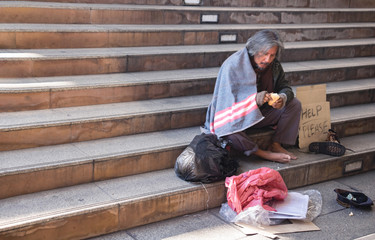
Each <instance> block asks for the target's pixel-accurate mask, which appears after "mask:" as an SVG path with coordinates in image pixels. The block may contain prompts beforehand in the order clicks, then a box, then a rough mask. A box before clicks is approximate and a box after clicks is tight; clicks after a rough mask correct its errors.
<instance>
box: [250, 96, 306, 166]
mask: <svg viewBox="0 0 375 240" xmlns="http://www.w3.org/2000/svg"><path fill="white" fill-rule="evenodd" d="M262 114H263V116H264V119H263V120H262V121H261V122H259V123H258V124H256V125H255V126H253V127H254V128H262V127H266V126H276V131H275V135H274V136H273V138H272V140H273V142H272V144H271V146H270V147H269V150H271V151H272V152H277V153H285V154H288V155H289V156H290V157H291V159H297V158H296V156H295V155H294V154H292V153H290V152H288V151H287V150H286V149H285V148H283V147H282V146H281V144H288V145H294V144H295V142H296V139H297V135H298V127H299V121H300V116H301V103H300V101H299V100H298V99H296V98H294V99H293V100H292V101H290V102H289V104H288V105H286V106H285V107H284V108H283V109H274V108H272V107H267V108H265V109H263V110H262Z"/></svg>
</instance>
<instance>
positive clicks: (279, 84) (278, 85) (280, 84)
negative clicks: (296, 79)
mask: <svg viewBox="0 0 375 240" xmlns="http://www.w3.org/2000/svg"><path fill="white" fill-rule="evenodd" d="M274 61H275V62H274V64H273V69H272V74H273V83H274V91H275V92H276V93H278V94H279V95H282V94H285V96H286V104H288V103H289V102H290V101H291V100H292V99H293V98H294V93H293V90H292V88H291V87H290V81H288V80H287V79H285V73H284V69H283V67H282V66H281V64H280V62H279V61H278V60H276V59H275V60H274Z"/></svg>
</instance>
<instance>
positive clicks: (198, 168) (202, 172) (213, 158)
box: [174, 133, 238, 183]
mask: <svg viewBox="0 0 375 240" xmlns="http://www.w3.org/2000/svg"><path fill="white" fill-rule="evenodd" d="M222 145H223V143H222V142H221V141H220V140H219V139H218V138H217V136H216V135H214V134H204V133H202V134H201V135H197V136H195V137H194V139H193V141H192V142H191V143H190V144H189V146H188V147H187V148H186V149H185V150H184V151H183V152H182V153H181V154H180V156H178V158H177V160H176V163H175V167H174V170H175V172H176V174H177V176H178V177H179V178H181V179H183V180H185V181H190V182H203V183H210V182H215V181H219V180H223V179H224V178H225V177H228V176H232V175H233V174H234V173H235V172H236V171H237V168H238V163H237V162H236V161H235V160H233V159H232V158H231V157H230V155H229V151H228V150H227V149H225V146H222Z"/></svg>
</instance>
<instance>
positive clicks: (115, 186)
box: [0, 0, 375, 239]
mask: <svg viewBox="0 0 375 240" xmlns="http://www.w3.org/2000/svg"><path fill="white" fill-rule="evenodd" d="M196 2H198V3H196ZM193 5H196V6H193ZM216 21H217V22H216ZM266 28H271V29H276V30H278V31H279V32H280V34H281V36H282V38H283V39H284V40H285V41H286V42H285V51H284V53H283V56H282V59H281V60H282V64H283V67H284V70H285V73H286V77H287V78H289V79H290V80H291V82H292V85H293V87H297V86H301V85H308V84H320V83H326V84H327V100H328V101H330V103H331V122H332V126H333V128H334V129H335V130H336V131H337V132H338V134H339V136H341V137H342V143H343V144H344V145H345V146H346V147H348V148H350V149H353V150H354V152H351V151H347V153H346V154H345V155H344V156H342V157H330V156H326V155H321V154H308V153H302V152H299V151H298V150H297V149H295V150H293V151H294V153H295V154H297V155H298V156H299V159H298V160H297V161H293V162H291V163H290V164H279V163H273V162H267V161H263V160H260V159H257V158H255V157H251V158H250V159H249V158H243V159H241V162H240V169H239V172H243V171H247V170H249V169H255V168H259V167H263V166H266V167H270V168H274V169H277V170H278V171H279V172H280V173H281V174H282V176H283V178H284V181H285V182H286V184H287V186H288V188H290V189H293V188H296V187H300V186H306V185H309V184H313V183H317V182H322V181H327V180H330V179H334V178H338V177H342V176H347V175H352V174H356V173H360V172H364V171H368V170H371V169H374V168H375V141H374V140H375V95H374V92H375V30H374V29H375V3H373V2H371V1H365V0H363V1H360V0H358V1H349V0H335V1H314V0H310V1H309V0H306V1H292V0H285V1H273V0H272V1H271V0H264V1H241V0H238V1H225V0H222V1H203V2H202V3H200V2H199V1H186V2H185V1H181V0H170V1H168V0H165V1H152V0H149V1H146V0H144V1H135V0H108V1H105V0H60V1H58V0H55V1H42V0H40V1H2V2H0V48H1V50H0V66H1V67H0V239H18V238H20V239H21V238H22V239H84V238H89V237H94V236H100V235H105V234H108V233H111V232H115V231H120V230H125V229H129V228H132V227H135V226H140V225H144V224H148V223H152V222H157V221H161V220H164V219H168V218H172V217H176V216H180V215H184V214H189V213H193V212H197V211H201V210H204V209H209V208H214V207H218V206H220V204H221V203H222V202H225V200H226V195H225V194H226V189H225V187H224V184H223V182H217V183H213V184H192V183H187V182H184V181H182V180H180V179H178V178H177V177H176V176H175V174H174V171H173V166H174V162H175V159H176V157H177V156H178V155H179V154H180V153H181V151H182V150H183V149H184V148H185V147H186V145H187V144H188V143H189V142H190V141H191V140H192V138H193V137H194V136H195V135H197V134H199V133H200V131H199V126H200V125H201V124H203V122H204V119H205V112H206V108H207V105H208V104H209V102H210V100H211V93H212V91H213V87H214V84H215V78H216V75H217V72H218V70H219V67H220V65H221V63H222V62H223V61H224V60H225V59H226V58H227V57H228V56H229V55H230V54H232V53H233V52H235V51H237V50H239V49H241V48H242V47H244V43H245V41H246V40H247V38H248V37H249V36H250V35H251V34H253V33H254V32H256V31H258V30H259V29H266ZM271 134H272V132H271V131H261V132H254V133H253V134H252V137H253V138H255V139H257V141H258V143H259V144H260V145H261V146H263V145H265V144H267V142H269V140H270V136H271Z"/></svg>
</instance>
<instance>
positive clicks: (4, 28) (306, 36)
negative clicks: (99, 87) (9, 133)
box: [0, 22, 375, 49]
mask: <svg viewBox="0 0 375 240" xmlns="http://www.w3.org/2000/svg"><path fill="white" fill-rule="evenodd" d="M374 27H375V23H373V22H361V23H320V24H174V25H170V24H163V25H138V24H122V25H120V24H106V25H103V24H21V23H18V24H8V23H2V24H0V37H1V39H2V43H1V45H0V47H1V48H17V49H33V48H102V47H140V46H167V45H168V46H171V45H205V44H218V43H229V42H237V43H244V42H246V41H247V39H248V38H249V36H251V35H252V34H254V33H255V32H256V31H259V30H261V29H275V30H279V31H280V33H281V34H280V35H281V37H282V39H283V40H284V41H286V42H294V41H314V40H339V39H359V38H373V37H375V33H374V31H373V29H374Z"/></svg>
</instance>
